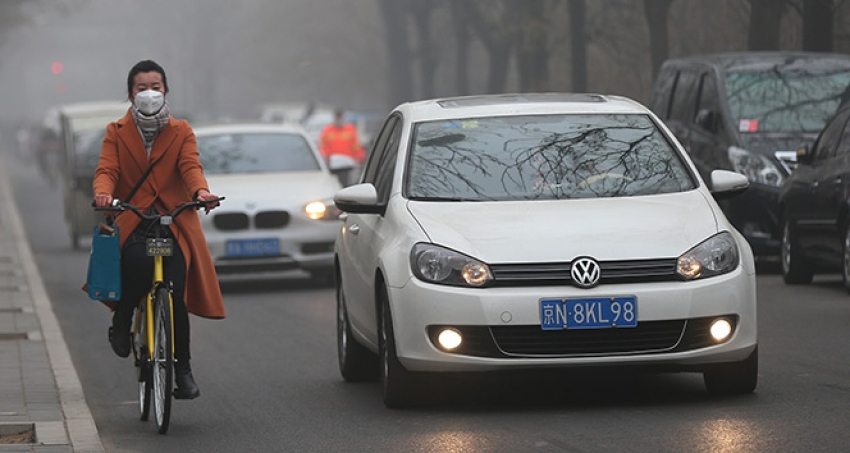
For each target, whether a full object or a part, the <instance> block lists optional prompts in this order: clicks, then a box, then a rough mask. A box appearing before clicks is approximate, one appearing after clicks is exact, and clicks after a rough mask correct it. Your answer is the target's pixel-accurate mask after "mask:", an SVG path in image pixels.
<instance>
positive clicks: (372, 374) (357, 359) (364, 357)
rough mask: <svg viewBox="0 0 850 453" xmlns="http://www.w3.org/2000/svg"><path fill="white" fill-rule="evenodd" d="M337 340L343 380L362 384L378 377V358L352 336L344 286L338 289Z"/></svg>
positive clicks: (339, 286) (338, 286)
mask: <svg viewBox="0 0 850 453" xmlns="http://www.w3.org/2000/svg"><path fill="white" fill-rule="evenodd" d="M336 340H337V341H336V344H337V358H338V362H339V372H340V374H341V375H342V378H343V379H345V380H346V381H348V382H362V381H369V380H374V379H376V378H377V377H378V360H377V357H376V356H375V354H373V353H372V352H371V351H369V350H368V349H366V348H365V347H363V345H361V344H360V343H358V342H357V340H356V339H355V338H354V337H353V336H352V335H351V325H350V324H349V321H348V309H347V308H346V305H345V293H344V292H343V290H342V285H337V288H336Z"/></svg>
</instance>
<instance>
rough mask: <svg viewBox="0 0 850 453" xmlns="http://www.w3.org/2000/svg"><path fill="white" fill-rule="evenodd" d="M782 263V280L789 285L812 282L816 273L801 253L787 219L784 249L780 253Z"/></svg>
mask: <svg viewBox="0 0 850 453" xmlns="http://www.w3.org/2000/svg"><path fill="white" fill-rule="evenodd" d="M780 255H781V261H782V278H783V279H784V280H785V283H787V284H789V285H801V284H809V283H811V282H812V277H813V276H814V272H812V268H811V267H810V266H809V265H808V263H807V262H806V259H805V257H804V256H803V253H802V252H801V251H800V244H799V243H798V242H797V238H796V237H795V234H794V230H793V229H792V228H791V225H790V224H789V223H788V220H787V219H784V220H783V221H782V248H781V251H780Z"/></svg>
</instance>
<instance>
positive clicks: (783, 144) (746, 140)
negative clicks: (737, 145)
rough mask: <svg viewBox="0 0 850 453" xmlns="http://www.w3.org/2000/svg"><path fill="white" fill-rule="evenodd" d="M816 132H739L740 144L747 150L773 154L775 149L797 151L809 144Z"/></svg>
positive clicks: (813, 139)
mask: <svg viewBox="0 0 850 453" xmlns="http://www.w3.org/2000/svg"><path fill="white" fill-rule="evenodd" d="M815 138H817V134H811V133H802V132H796V133H766V134H759V133H755V134H743V133H742V134H740V140H741V145H742V147H743V148H744V149H746V150H747V151H752V152H756V153H765V154H771V155H772V154H773V153H774V152H776V151H797V150H798V149H800V148H802V147H803V146H806V145H811V144H812V142H814V141H815Z"/></svg>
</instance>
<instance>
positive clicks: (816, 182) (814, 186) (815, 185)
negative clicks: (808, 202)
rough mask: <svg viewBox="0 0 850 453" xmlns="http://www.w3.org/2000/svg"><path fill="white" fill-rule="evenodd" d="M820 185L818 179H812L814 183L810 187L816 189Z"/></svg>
mask: <svg viewBox="0 0 850 453" xmlns="http://www.w3.org/2000/svg"><path fill="white" fill-rule="evenodd" d="M819 185H820V183H819V182H818V180H817V179H815V180H814V181H812V185H811V186H809V187H810V188H811V189H812V190H815V189H817V188H818V186H819Z"/></svg>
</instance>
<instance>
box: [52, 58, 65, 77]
mask: <svg viewBox="0 0 850 453" xmlns="http://www.w3.org/2000/svg"><path fill="white" fill-rule="evenodd" d="M63 69H65V67H64V66H62V62H59V61H54V62H53V64H51V65H50V71H51V72H53V73H54V74H56V75H59V74H62V70H63Z"/></svg>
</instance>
